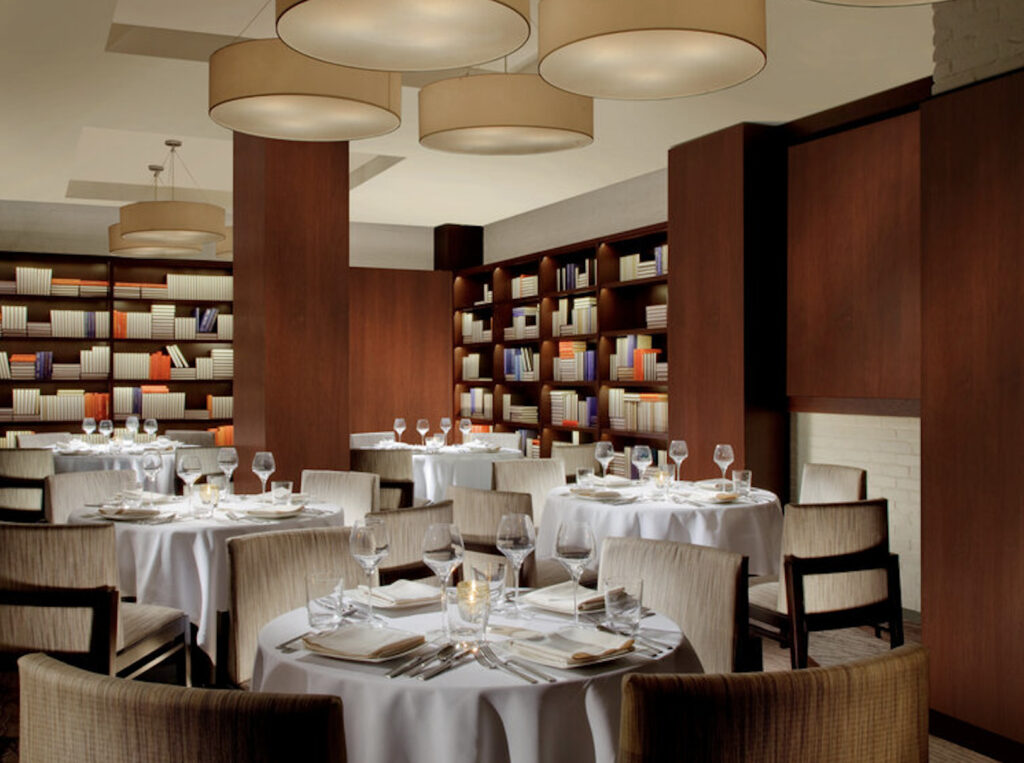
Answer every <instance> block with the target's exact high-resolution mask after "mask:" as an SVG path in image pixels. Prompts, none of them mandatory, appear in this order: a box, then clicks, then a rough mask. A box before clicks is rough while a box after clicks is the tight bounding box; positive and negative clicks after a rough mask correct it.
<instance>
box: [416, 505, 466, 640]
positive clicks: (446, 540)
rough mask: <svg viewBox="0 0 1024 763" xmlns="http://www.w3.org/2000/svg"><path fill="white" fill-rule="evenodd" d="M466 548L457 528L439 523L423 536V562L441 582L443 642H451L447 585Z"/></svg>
mask: <svg viewBox="0 0 1024 763" xmlns="http://www.w3.org/2000/svg"><path fill="white" fill-rule="evenodd" d="M465 553H466V546H465V544H464V543H463V542H462V533H461V532H459V526H458V525H453V524H448V523H440V524H433V525H430V527H428V528H427V532H426V533H425V534H424V535H423V562H424V564H426V565H427V566H428V567H429V568H430V569H431V570H432V571H433V573H434V574H435V575H437V577H438V579H439V580H440V581H441V630H442V632H443V633H444V639H445V641H446V642H447V641H450V640H451V628H450V626H449V624H448V583H449V581H450V580H451V577H452V573H453V572H454V571H455V568H456V567H458V566H459V565H460V564H462V557H463V556H464V555H465Z"/></svg>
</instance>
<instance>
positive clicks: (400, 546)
mask: <svg viewBox="0 0 1024 763" xmlns="http://www.w3.org/2000/svg"><path fill="white" fill-rule="evenodd" d="M371 516H374V517H379V518H380V519H381V521H383V522H384V524H385V526H386V527H387V528H388V555H387V556H386V557H385V558H384V559H383V560H382V561H381V563H380V566H379V567H378V568H377V569H378V571H379V573H380V579H381V582H383V583H390V582H392V581H394V580H397V579H399V578H403V577H404V578H414V579H415V578H424V577H429V576H430V575H432V574H433V573H432V572H431V571H430V569H429V568H428V567H427V566H426V564H424V562H423V536H424V535H425V534H426V532H427V528H428V527H430V525H433V524H440V523H445V522H451V521H452V502H451V501H449V500H445V501H439V502H437V503H430V504H425V505H423V506H405V507H402V508H398V509H381V510H380V511H379V512H373V514H372V515H371Z"/></svg>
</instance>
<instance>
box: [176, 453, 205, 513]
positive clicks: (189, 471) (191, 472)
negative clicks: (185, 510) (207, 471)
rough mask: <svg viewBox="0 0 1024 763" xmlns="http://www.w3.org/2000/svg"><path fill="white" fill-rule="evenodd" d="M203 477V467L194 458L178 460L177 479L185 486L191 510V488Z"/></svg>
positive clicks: (183, 457) (196, 458)
mask: <svg viewBox="0 0 1024 763" xmlns="http://www.w3.org/2000/svg"><path fill="white" fill-rule="evenodd" d="M202 476H203V465H202V464H200V463H199V458H198V457H196V456H187V455H186V456H182V457H181V458H179V459H178V477H180V478H181V481H182V482H184V483H185V484H186V485H187V493H186V495H187V496H188V505H189V508H192V486H193V485H195V484H196V482H197V481H198V480H199V478H200V477H202Z"/></svg>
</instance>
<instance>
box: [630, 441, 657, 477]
mask: <svg viewBox="0 0 1024 763" xmlns="http://www.w3.org/2000/svg"><path fill="white" fill-rule="evenodd" d="M632 461H633V466H635V467H636V472H637V479H639V480H640V481H641V482H643V480H644V472H645V471H647V467H648V466H650V465H651V464H652V463H654V456H653V455H652V454H651V446H650V445H635V446H633V453H632Z"/></svg>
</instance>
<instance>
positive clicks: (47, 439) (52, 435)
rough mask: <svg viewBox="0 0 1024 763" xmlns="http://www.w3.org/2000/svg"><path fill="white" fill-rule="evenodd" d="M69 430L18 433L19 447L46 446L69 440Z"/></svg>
mask: <svg viewBox="0 0 1024 763" xmlns="http://www.w3.org/2000/svg"><path fill="white" fill-rule="evenodd" d="M70 441H71V432H39V433H38V434H36V433H33V434H20V435H18V447H19V448H46V447H49V446H50V445H56V444H57V443H61V442H70Z"/></svg>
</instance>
